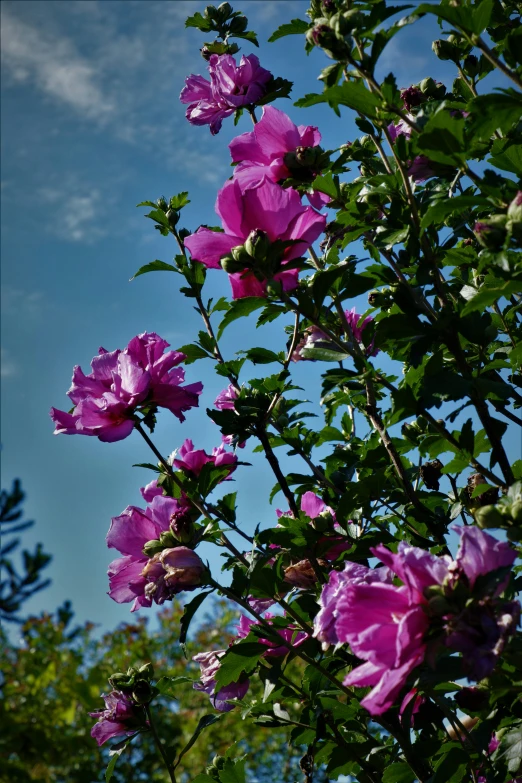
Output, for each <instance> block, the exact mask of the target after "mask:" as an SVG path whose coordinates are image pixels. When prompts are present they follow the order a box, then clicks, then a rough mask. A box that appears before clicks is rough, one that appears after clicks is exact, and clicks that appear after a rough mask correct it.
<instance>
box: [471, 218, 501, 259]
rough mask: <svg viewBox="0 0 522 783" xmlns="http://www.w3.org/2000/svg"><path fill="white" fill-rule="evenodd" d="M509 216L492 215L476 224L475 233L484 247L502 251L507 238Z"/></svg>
mask: <svg viewBox="0 0 522 783" xmlns="http://www.w3.org/2000/svg"><path fill="white" fill-rule="evenodd" d="M507 221H508V217H507V215H492V216H491V217H490V218H484V219H483V220H480V221H478V222H477V223H475V225H474V227H473V233H474V234H475V236H476V238H477V241H478V243H479V244H480V245H482V247H485V248H487V249H489V250H500V249H501V248H502V246H503V245H504V242H505V241H506V238H507Z"/></svg>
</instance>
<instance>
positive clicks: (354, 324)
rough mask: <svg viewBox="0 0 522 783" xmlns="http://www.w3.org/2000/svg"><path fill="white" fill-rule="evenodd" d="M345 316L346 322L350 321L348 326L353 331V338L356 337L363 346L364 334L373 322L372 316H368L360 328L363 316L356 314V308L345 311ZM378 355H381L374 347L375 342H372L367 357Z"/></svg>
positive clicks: (367, 350)
mask: <svg viewBox="0 0 522 783" xmlns="http://www.w3.org/2000/svg"><path fill="white" fill-rule="evenodd" d="M344 314H345V316H346V320H347V321H348V324H349V325H350V329H351V330H352V333H353V336H354V337H355V339H356V340H357V342H358V343H361V344H362V342H363V339H362V337H363V332H364V330H365V329H366V327H367V326H368V324H370V323H371V322H372V321H373V318H372V316H371V315H367V316H366V318H364V320H363V321H362V323H361V325H360V326H359V325H358V324H359V321H360V320H361V318H362V315H359V313H356V312H355V307H352V309H351V310H345V311H344ZM378 353H379V349H378V348H374V347H373V340H372V342H371V343H370V345H369V346H368V348H367V349H366V355H367V356H377V354H378Z"/></svg>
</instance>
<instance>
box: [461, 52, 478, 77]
mask: <svg viewBox="0 0 522 783" xmlns="http://www.w3.org/2000/svg"><path fill="white" fill-rule="evenodd" d="M462 70H463V71H464V73H465V74H466V76H469V77H470V78H471V79H474V78H475V77H476V76H478V74H479V71H480V63H479V59H478V57H475V55H474V54H468V56H467V57H466V59H465V60H464V63H463V66H462Z"/></svg>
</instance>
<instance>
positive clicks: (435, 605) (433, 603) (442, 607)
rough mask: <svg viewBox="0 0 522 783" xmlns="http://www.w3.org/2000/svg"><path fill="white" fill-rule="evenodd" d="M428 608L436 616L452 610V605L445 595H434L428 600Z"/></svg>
mask: <svg viewBox="0 0 522 783" xmlns="http://www.w3.org/2000/svg"><path fill="white" fill-rule="evenodd" d="M428 609H429V611H430V613H431V614H432V615H434V616H435V617H444V615H446V614H449V613H450V612H451V606H450V604H449V603H448V601H447V600H446V599H445V598H444V596H443V595H434V596H433V598H430V599H429V601H428Z"/></svg>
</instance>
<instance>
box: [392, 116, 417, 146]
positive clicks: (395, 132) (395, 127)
mask: <svg viewBox="0 0 522 783" xmlns="http://www.w3.org/2000/svg"><path fill="white" fill-rule="evenodd" d="M408 117H409V119H410V120H414V119H415V118H414V117H412V115H411V114H408ZM411 131H412V128H411V126H410V125H408V123H407V122H405V121H404V120H399V122H398V123H397V124H394V123H393V122H392V123H390V124H389V125H388V133H389V134H390V137H391V140H392V141H396V139H397V136H406V138H407V139H409V138H410V137H411Z"/></svg>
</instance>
